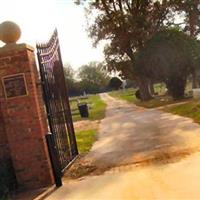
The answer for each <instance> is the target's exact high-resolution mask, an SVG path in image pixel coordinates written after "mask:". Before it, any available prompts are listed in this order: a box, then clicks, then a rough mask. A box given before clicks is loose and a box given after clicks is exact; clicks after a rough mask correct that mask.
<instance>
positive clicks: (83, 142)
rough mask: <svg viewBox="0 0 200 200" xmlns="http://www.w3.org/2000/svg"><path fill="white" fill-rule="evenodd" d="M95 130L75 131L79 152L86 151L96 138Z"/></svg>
mask: <svg viewBox="0 0 200 200" xmlns="http://www.w3.org/2000/svg"><path fill="white" fill-rule="evenodd" d="M96 133H97V130H84V131H79V132H77V133H76V141H77V145H78V150H79V153H87V152H89V150H90V149H91V147H92V144H93V143H94V141H95V140H96Z"/></svg>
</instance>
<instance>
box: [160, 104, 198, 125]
mask: <svg viewBox="0 0 200 200" xmlns="http://www.w3.org/2000/svg"><path fill="white" fill-rule="evenodd" d="M163 110H164V111H166V112H170V113H173V114H177V115H181V116H184V117H189V118H192V119H193V120H194V121H195V122H197V123H200V100H190V101H188V102H187V103H184V104H181V105H174V106H170V107H166V108H164V109H163Z"/></svg>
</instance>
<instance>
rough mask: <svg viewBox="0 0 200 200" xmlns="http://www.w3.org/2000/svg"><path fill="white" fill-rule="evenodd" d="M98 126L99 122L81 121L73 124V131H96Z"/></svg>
mask: <svg viewBox="0 0 200 200" xmlns="http://www.w3.org/2000/svg"><path fill="white" fill-rule="evenodd" d="M99 124H100V120H95V121H90V120H82V121H77V122H74V129H75V131H77V132H78V131H85V130H91V129H98V126H99Z"/></svg>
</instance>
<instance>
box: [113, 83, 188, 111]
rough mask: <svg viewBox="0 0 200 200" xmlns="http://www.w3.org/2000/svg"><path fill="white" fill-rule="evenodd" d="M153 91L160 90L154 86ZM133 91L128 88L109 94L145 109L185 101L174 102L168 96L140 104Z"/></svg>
mask: <svg viewBox="0 0 200 200" xmlns="http://www.w3.org/2000/svg"><path fill="white" fill-rule="evenodd" d="M161 89H162V88H161ZM155 90H156V91H158V90H159V91H160V88H159V87H158V86H156V85H155ZM135 91H136V90H135V89H132V88H130V89H126V90H124V91H123V90H117V91H112V92H110V93H109V94H110V95H111V96H113V97H116V98H119V99H122V100H126V101H128V102H130V103H134V104H136V105H137V106H142V107H145V108H156V107H160V106H165V105H169V104H173V103H178V102H182V101H185V100H181V101H174V100H173V99H172V98H171V97H170V96H165V95H161V96H156V97H155V98H154V99H151V100H149V101H145V102H142V101H140V100H138V99H137V98H136V97H135Z"/></svg>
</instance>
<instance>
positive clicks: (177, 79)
mask: <svg viewBox="0 0 200 200" xmlns="http://www.w3.org/2000/svg"><path fill="white" fill-rule="evenodd" d="M199 47H200V45H199V42H198V41H197V40H195V39H192V38H190V37H189V36H188V35H186V34H184V33H183V32H182V31H179V30H177V29H164V30H162V31H160V32H158V33H156V34H155V35H154V36H153V37H152V38H151V39H150V40H149V41H148V42H147V43H146V45H145V46H144V48H143V49H142V50H141V51H140V52H138V55H137V61H136V71H138V73H139V74H143V76H147V75H148V77H151V78H152V79H154V80H159V81H163V82H165V83H166V85H167V87H168V89H169V91H170V93H171V94H172V96H173V97H174V98H181V97H183V95H184V88H185V84H186V80H187V77H188V75H189V74H191V73H192V72H193V71H194V70H195V67H196V66H198V65H199V51H200V48H199Z"/></svg>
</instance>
